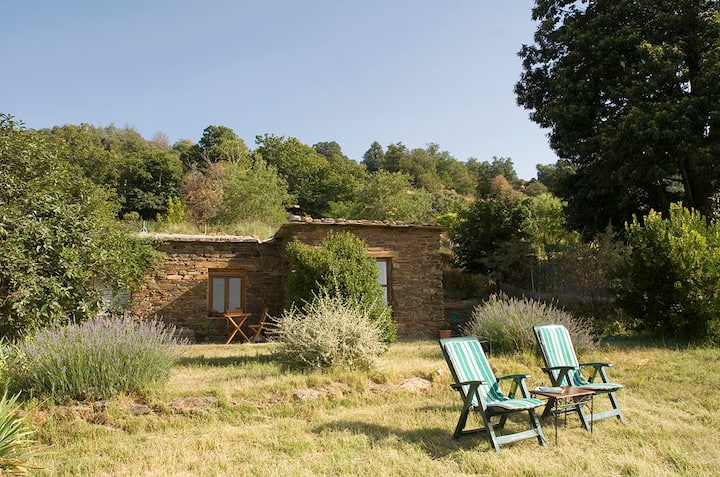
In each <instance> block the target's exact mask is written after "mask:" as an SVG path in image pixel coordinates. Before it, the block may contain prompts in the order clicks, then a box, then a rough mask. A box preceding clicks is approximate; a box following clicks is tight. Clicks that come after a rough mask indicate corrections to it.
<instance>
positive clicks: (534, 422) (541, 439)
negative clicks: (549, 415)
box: [528, 409, 547, 446]
mask: <svg viewBox="0 0 720 477" xmlns="http://www.w3.org/2000/svg"><path fill="white" fill-rule="evenodd" d="M528 414H530V426H532V428H533V429H535V431H537V440H538V443H539V444H540V445H541V446H546V445H547V440H546V439H545V434H543V431H542V427H541V426H540V420H539V419H538V417H537V414H536V413H535V409H530V410H528Z"/></svg>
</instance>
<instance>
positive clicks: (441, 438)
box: [314, 421, 492, 459]
mask: <svg viewBox="0 0 720 477" xmlns="http://www.w3.org/2000/svg"><path fill="white" fill-rule="evenodd" d="M450 425H451V426H453V427H454V425H455V422H452V423H451V424H450ZM452 430H453V429H452V428H450V427H448V428H445V427H443V428H438V427H428V428H424V429H417V430H412V431H402V430H399V429H393V428H392V427H389V426H382V425H379V424H372V423H368V422H360V421H337V422H332V423H328V424H323V425H322V426H318V427H316V428H315V429H314V432H315V433H317V434H332V433H335V432H349V433H351V434H362V435H364V436H366V437H367V438H368V439H369V440H370V441H371V442H372V444H373V446H375V445H382V444H383V443H384V442H388V441H392V440H396V439H401V440H402V441H404V442H407V443H409V444H411V445H413V446H416V447H418V448H420V449H422V450H423V451H424V452H425V453H427V455H428V456H429V457H431V458H433V459H439V458H442V457H446V456H448V455H450V454H453V453H455V452H457V451H459V450H477V451H480V452H482V451H488V452H490V451H492V449H491V447H490V444H489V442H488V440H487V437H485V435H484V434H473V435H467V436H462V437H461V438H459V439H454V438H453V437H452Z"/></svg>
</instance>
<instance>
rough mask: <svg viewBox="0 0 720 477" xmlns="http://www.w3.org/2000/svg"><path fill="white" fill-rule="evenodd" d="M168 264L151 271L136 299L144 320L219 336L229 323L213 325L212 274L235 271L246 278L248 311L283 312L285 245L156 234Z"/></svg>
mask: <svg viewBox="0 0 720 477" xmlns="http://www.w3.org/2000/svg"><path fill="white" fill-rule="evenodd" d="M153 237H154V238H155V239H156V240H158V242H157V243H158V245H157V248H158V249H159V250H160V251H162V252H164V253H165V254H166V259H165V261H164V262H162V263H161V265H160V266H159V267H158V269H157V270H155V271H153V272H151V273H150V274H149V275H148V277H147V279H146V282H145V285H144V286H143V288H142V289H141V290H140V291H139V292H136V293H134V294H133V299H132V301H133V306H134V307H136V308H138V309H140V310H141V311H142V312H143V314H145V316H153V315H156V316H157V317H158V318H161V319H162V320H163V321H165V322H168V323H173V324H175V325H176V326H177V327H179V328H190V329H193V330H196V329H198V327H202V326H208V325H209V324H210V325H212V326H213V327H214V330H211V331H212V333H211V334H212V335H215V337H219V336H221V335H222V333H223V332H224V329H225V322H224V320H212V321H210V322H209V321H208V306H207V300H208V298H207V295H208V270H212V269H233V270H243V271H245V272H246V273H247V293H246V299H247V306H246V308H247V309H248V310H250V311H251V312H252V311H255V312H257V311H260V310H261V309H262V308H263V307H265V306H267V307H269V309H270V314H271V315H272V314H277V313H280V312H281V311H282V304H283V301H282V300H283V298H282V295H283V291H282V273H283V265H282V262H281V259H280V257H281V252H280V249H281V245H282V244H281V242H279V241H268V242H260V241H258V240H257V239H254V238H252V237H235V236H197V235H195V236H183V235H154V236H153Z"/></svg>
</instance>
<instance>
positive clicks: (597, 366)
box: [580, 362, 612, 383]
mask: <svg viewBox="0 0 720 477" xmlns="http://www.w3.org/2000/svg"><path fill="white" fill-rule="evenodd" d="M580 366H585V367H592V368H593V372H592V374H591V375H590V379H589V380H588V381H590V382H591V383H593V382H595V378H596V377H597V376H598V375H600V379H601V380H602V382H604V383H607V382H608V378H607V375H606V374H605V368H610V367H612V364H610V363H603V362H594V363H580Z"/></svg>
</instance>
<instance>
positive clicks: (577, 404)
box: [575, 401, 594, 432]
mask: <svg viewBox="0 0 720 477" xmlns="http://www.w3.org/2000/svg"><path fill="white" fill-rule="evenodd" d="M583 406H584V404H583V403H582V402H581V401H575V410H576V411H577V413H578V417H579V418H580V423H581V424H582V426H583V427H584V428H585V430H586V431H588V432H590V419H594V417H593V416H590V418H589V419H588V415H587V414H585V411H584V410H583Z"/></svg>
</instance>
